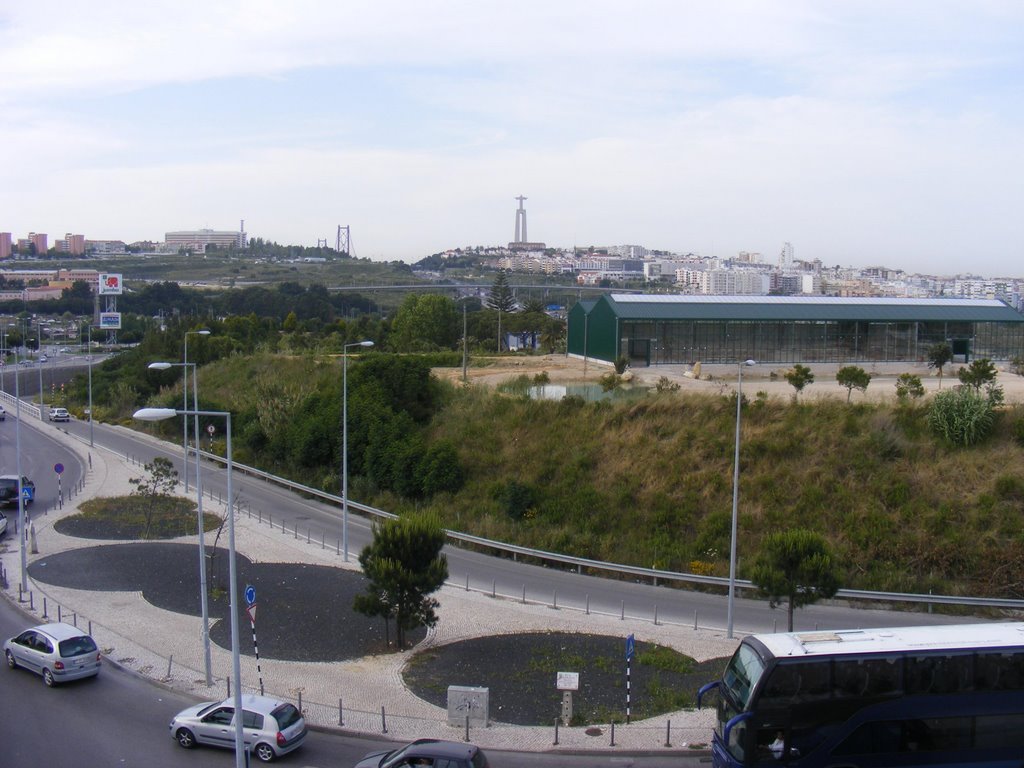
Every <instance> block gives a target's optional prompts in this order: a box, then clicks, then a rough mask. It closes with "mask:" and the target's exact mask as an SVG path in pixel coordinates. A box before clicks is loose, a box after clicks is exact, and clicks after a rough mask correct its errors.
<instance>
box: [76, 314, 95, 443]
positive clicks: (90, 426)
mask: <svg viewBox="0 0 1024 768" xmlns="http://www.w3.org/2000/svg"><path fill="white" fill-rule="evenodd" d="M86 328H87V329H88V334H89V352H88V355H89V447H90V448H92V447H93V440H92V319H91V318H90V319H89V325H87V326H86ZM79 338H81V334H79Z"/></svg>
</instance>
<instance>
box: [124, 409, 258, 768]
mask: <svg viewBox="0 0 1024 768" xmlns="http://www.w3.org/2000/svg"><path fill="white" fill-rule="evenodd" d="M175 416H182V417H186V416H196V417H199V416H217V417H223V418H224V419H225V421H226V422H227V426H226V429H225V434H226V439H227V443H226V445H225V452H224V455H225V459H226V461H227V476H228V477H227V482H228V492H227V494H228V495H227V516H228V589H229V591H230V595H229V598H230V599H229V602H228V610H229V613H230V614H231V675H232V677H233V678H234V680H235V684H234V687H233V688H232V693H233V699H234V708H235V729H234V730H235V768H246V759H245V758H246V755H245V741H244V739H243V736H242V718H241V717H240V716H239V715H240V713H241V712H242V661H241V657H240V656H239V651H238V647H239V645H238V571H237V568H236V567H235V503H234V498H233V497H232V492H233V491H232V488H231V474H232V473H231V469H232V462H231V413H230V412H228V411H198V410H187V409H186V410H181V411H179V410H175V409H174V408H140V409H139V410H137V411H136V412H135V413H134V414H133V417H134V418H136V419H139V420H140V421H163V420H165V419H173V418H174V417H175Z"/></svg>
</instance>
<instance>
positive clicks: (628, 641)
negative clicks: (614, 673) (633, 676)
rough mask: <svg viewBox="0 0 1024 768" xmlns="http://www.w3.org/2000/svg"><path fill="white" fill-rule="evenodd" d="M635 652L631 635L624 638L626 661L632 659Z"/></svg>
mask: <svg viewBox="0 0 1024 768" xmlns="http://www.w3.org/2000/svg"><path fill="white" fill-rule="evenodd" d="M635 650H636V641H635V640H634V638H633V636H632V635H629V637H627V638H626V661H629V660H630V659H632V658H633V652H634V651H635Z"/></svg>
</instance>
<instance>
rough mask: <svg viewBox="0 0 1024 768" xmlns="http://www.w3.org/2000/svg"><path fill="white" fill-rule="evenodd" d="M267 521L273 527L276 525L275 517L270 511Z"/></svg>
mask: <svg viewBox="0 0 1024 768" xmlns="http://www.w3.org/2000/svg"><path fill="white" fill-rule="evenodd" d="M267 523H268V524H269V525H270V527H271V528H273V527H274V518H272V517H271V516H270V513H269V512H267Z"/></svg>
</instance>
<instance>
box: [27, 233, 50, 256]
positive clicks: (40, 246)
mask: <svg viewBox="0 0 1024 768" xmlns="http://www.w3.org/2000/svg"><path fill="white" fill-rule="evenodd" d="M46 241H47V236H46V233H45V232H29V233H28V242H29V245H32V246H35V252H36V253H39V254H42V253H46V252H47V251H48V250H50V247H49V246H48V245H47V244H46Z"/></svg>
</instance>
